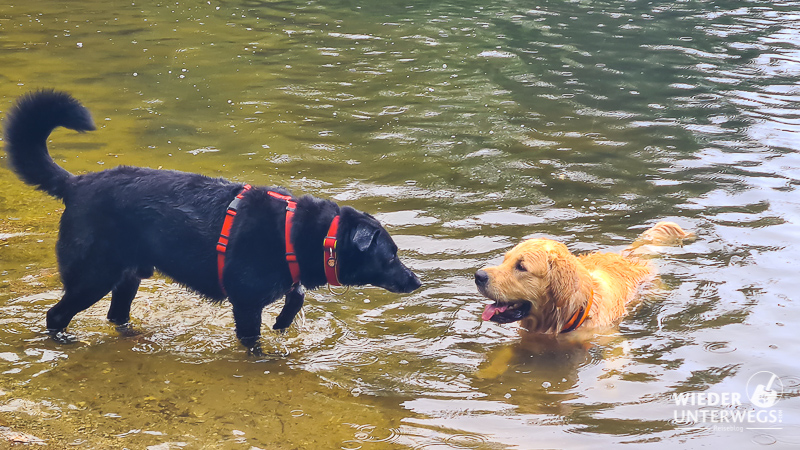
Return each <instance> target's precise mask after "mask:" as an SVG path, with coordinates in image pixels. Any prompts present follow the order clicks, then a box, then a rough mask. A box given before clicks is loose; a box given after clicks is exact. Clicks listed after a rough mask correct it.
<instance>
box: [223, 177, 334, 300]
mask: <svg viewBox="0 0 800 450" xmlns="http://www.w3.org/2000/svg"><path fill="white" fill-rule="evenodd" d="M250 189H252V186H250V185H249V184H246V185H245V186H244V188H242V191H241V192H239V195H237V196H236V198H234V199H233V201H231V203H230V205H228V210H227V211H226V212H225V221H224V222H223V223H222V231H221V232H220V234H219V240H218V241H217V277H218V279H219V287H220V288H222V292H223V293H224V294H226V295H227V292H225V286H224V285H223V283H222V272H223V269H224V268H225V251H226V250H227V248H228V239H229V238H230V233H231V228H232V227H233V219H234V218H235V217H236V209H237V208H238V206H239V202H241V200H242V198H243V197H244V194H245V193H246V192H247V191H249V190H250ZM267 194H268V195H269V196H270V197H272V198H275V199H278V200H281V201H284V202H286V221H285V226H284V230H285V231H284V242H285V243H286V244H285V245H286V264H288V265H289V272H290V273H291V274H292V286H293V287H294V286H296V285H298V284H300V264H298V262H297V254H296V253H295V251H294V244H292V239H291V237H292V219H293V218H294V212H295V210H296V209H297V202H295V201H294V200H292V197H291V196H288V195H284V194H279V193H277V192H273V191H267ZM338 230H339V216H336V217H334V218H333V221H331V226H330V228H328V233H327V235H326V236H325V240H324V241H323V248H324V249H325V255H324V261H325V278H327V280H328V284H331V285H333V286H341V285H340V284H339V264H338V259H337V253H336V233H337V232H338Z"/></svg>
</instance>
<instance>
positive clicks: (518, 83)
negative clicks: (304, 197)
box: [0, 0, 800, 450]
mask: <svg viewBox="0 0 800 450" xmlns="http://www.w3.org/2000/svg"><path fill="white" fill-rule="evenodd" d="M798 10H800V3H797V2H792V1H786V2H771V3H767V4H765V3H763V2H762V3H755V2H746V1H729V2H710V3H709V2H683V1H673V2H655V3H644V2H605V3H597V2H585V1H574V2H555V1H545V2H539V3H538V4H532V3H525V2H509V1H501V2H493V3H491V4H485V3H479V2H415V1H405V2H399V3H398V2H394V3H393V4H390V5H387V4H380V3H376V2H324V3H321V2H314V1H309V2H292V1H284V2H265V1H249V2H217V1H211V2H175V1H171V2H164V3H160V4H146V3H142V2H138V1H133V2H130V3H127V4H125V5H123V6H120V5H117V4H113V2H96V1H92V0H86V1H83V2H80V4H73V3H71V2H69V3H67V2H42V1H34V2H27V3H26V4H25V5H22V6H19V5H17V6H9V5H0V52H1V53H0V55H2V56H0V61H2V64H1V65H0V67H2V69H0V112H1V113H2V114H3V115H4V112H5V110H7V109H8V107H9V106H10V105H11V103H12V101H13V100H14V99H15V98H16V97H17V96H19V95H21V94H22V93H25V92H27V91H29V90H32V89H35V88H40V87H56V88H60V89H64V90H68V91H70V92H71V93H73V94H74V95H75V96H76V97H78V98H79V99H81V100H82V101H83V103H84V104H85V105H87V106H88V107H89V108H90V109H91V110H92V112H93V114H94V117H95V121H96V122H97V125H98V130H97V131H96V132H93V133H89V134H76V133H72V132H68V131H64V130H59V131H57V132H56V133H54V135H53V142H52V143H51V147H50V148H51V152H52V154H53V156H54V158H55V159H56V160H57V161H59V163H60V164H62V165H63V166H64V167H65V168H67V169H68V170H70V171H72V172H74V173H82V172H86V171H96V170H102V169H104V168H109V167H113V166H116V165H119V164H128V165H143V166H149V167H163V168H169V169H178V170H186V171H195V172H201V173H204V174H207V175H212V176H224V177H226V178H230V179H234V180H238V181H246V182H249V183H253V184H268V185H282V186H287V187H288V188H290V189H292V190H293V191H294V192H295V193H297V194H303V193H311V194H314V195H317V196H321V197H326V198H332V199H334V200H336V201H338V202H340V203H344V204H348V205H352V206H354V207H356V208H359V209H361V210H364V211H367V212H370V213H373V214H374V215H376V216H377V217H378V218H379V219H381V220H382V221H383V222H384V223H385V224H386V226H387V228H388V229H389V230H390V232H391V233H392V234H393V236H395V240H396V242H397V243H398V245H399V246H400V248H401V254H402V257H403V258H405V259H406V260H407V262H408V264H409V265H410V266H411V267H412V268H413V269H414V270H415V271H416V272H417V273H418V274H419V275H420V277H421V278H422V279H423V281H424V285H423V287H422V289H420V290H419V291H417V292H415V293H413V294H411V295H402V296H401V295H394V294H389V293H386V292H383V291H380V290H378V289H374V288H363V289H355V290H352V291H351V292H349V293H348V294H346V295H344V296H334V295H332V294H330V293H329V292H327V291H325V290H320V291H317V292H313V293H310V295H309V296H308V300H307V306H306V308H305V320H304V321H302V322H300V323H298V324H297V325H296V326H295V327H293V328H292V329H291V330H290V331H289V332H288V333H287V334H286V335H283V336H280V335H275V334H272V333H271V332H270V331H268V329H267V327H266V326H265V330H264V335H265V341H266V343H265V348H266V349H268V352H269V354H268V355H267V356H266V357H265V358H263V359H257V358H252V357H248V356H247V355H246V354H245V352H244V351H243V349H242V348H240V347H239V346H238V344H237V342H236V341H235V338H234V332H233V322H232V318H231V314H230V310H229V308H228V307H226V306H225V305H211V304H208V303H207V302H205V301H203V300H202V299H199V298H196V297H194V296H192V295H190V294H187V293H186V292H185V291H183V290H182V289H181V288H179V287H176V286H173V285H171V284H170V283H169V282H168V281H164V280H154V281H152V282H149V283H147V284H146V285H144V286H143V287H142V288H141V293H140V295H139V297H137V300H136V301H135V302H134V310H133V316H134V327H135V329H136V330H137V333H132V334H128V335H120V334H119V333H118V332H117V331H116V330H115V329H114V327H112V326H111V325H109V324H108V323H107V322H106V321H105V309H106V308H107V304H108V303H107V300H106V301H103V302H100V303H99V304H98V305H96V306H95V307H93V308H92V309H91V310H89V311H87V312H86V313H83V314H80V315H79V316H78V317H76V319H75V320H74V321H73V323H72V324H71V327H70V329H71V330H72V332H73V333H75V335H76V336H77V337H78V338H79V339H80V342H78V343H75V344H73V345H59V344H56V343H54V342H51V341H50V340H48V339H47V338H46V337H45V336H44V335H43V331H44V314H45V312H46V310H47V309H48V308H49V307H50V306H51V305H52V304H53V303H54V302H55V301H56V300H57V299H58V298H59V288H60V283H59V281H58V276H57V275H58V273H57V267H56V262H55V257H54V254H53V247H54V243H55V239H56V230H57V226H58V217H59V215H60V212H61V211H62V205H61V204H60V203H59V202H57V201H55V200H52V199H50V198H48V197H46V196H45V195H44V194H41V193H38V192H36V191H34V190H33V189H31V188H29V187H27V186H25V185H23V184H22V183H21V182H19V181H18V180H17V179H16V177H15V176H14V175H13V174H12V173H11V172H10V171H8V170H7V169H6V168H4V169H2V170H0V218H2V222H0V373H2V375H0V442H2V441H4V440H7V438H6V437H5V436H7V435H8V433H9V432H10V431H16V432H22V433H27V434H29V435H33V436H36V437H38V438H41V439H45V440H46V441H47V442H48V443H49V444H50V445H51V446H52V447H53V448H61V447H68V448H98V449H99V448H123V447H127V448H147V447H150V448H152V449H156V450H161V449H168V448H232V449H235V448H244V449H250V448H253V447H256V448H263V449H281V448H287V449H288V448H343V449H356V448H361V449H371V448H374V449H385V448H409V447H410V448H418V449H423V448H437V449H439V448H442V449H444V448H453V449H456V448H564V447H569V448H594V447H596V446H599V445H603V444H607V443H610V442H613V443H634V444H637V447H638V446H643V445H644V444H649V445H648V446H649V447H656V448H674V447H676V446H678V447H680V448H697V447H701V446H706V447H708V446H713V447H715V448H716V447H717V446H722V445H726V446H729V447H731V448H750V447H759V446H762V445H772V444H774V445H772V448H782V447H786V446H789V445H791V444H795V445H796V444H798V443H800V400H798V399H797V398H796V397H797V392H798V391H799V390H800V374H799V373H798V372H800V364H798V363H797V362H796V358H794V355H795V353H796V350H795V349H794V347H795V346H796V343H797V337H796V336H797V333H795V332H793V331H791V330H792V329H793V328H794V327H793V319H794V318H796V317H800V314H799V313H800V307H798V305H797V302H796V299H797V292H798V288H800V283H798V281H797V277H796V272H797V267H796V266H795V264H797V257H796V255H797V252H798V251H800V206H799V204H800V202H798V200H797V198H798V194H797V185H798V182H799V181H800V157H799V156H798V150H800V138H798V134H797V133H798V131H800V108H798V107H797V106H796V105H797V103H798V100H800V87H798V84H797V79H798V76H800V25H798V24H800V15H798V13H797V11H798ZM4 158H5V157H4V155H3V157H2V158H0V159H3V160H4ZM663 219H668V220H674V221H676V222H678V223H680V224H681V225H682V226H684V227H685V228H687V229H690V230H693V231H695V232H696V233H697V234H698V236H699V239H698V240H697V241H696V242H695V243H692V244H690V245H686V246H684V247H669V248H661V249H657V251H656V255H654V256H653V259H652V261H653V262H654V264H656V265H657V266H658V267H659V271H660V273H661V277H660V280H659V282H657V283H653V284H652V285H650V286H648V287H646V288H645V289H644V290H643V292H642V296H641V297H642V298H641V301H639V302H637V304H636V305H634V306H633V307H632V308H631V312H630V314H629V315H628V316H627V317H626V318H625V319H624V320H623V321H622V322H621V323H620V324H619V326H618V327H616V328H614V329H610V330H607V331H606V332H604V333H602V335H601V336H594V337H591V338H590V339H589V341H590V345H572V344H569V343H565V342H557V343H556V342H551V343H544V344H543V345H541V344H540V345H534V344H531V343H528V342H522V341H520V339H519V338H518V336H517V334H516V331H515V330H514V329H513V328H512V327H510V326H500V325H496V324H491V323H488V324H486V323H481V320H480V313H481V311H482V309H483V304H482V299H481V297H480V296H479V295H478V294H477V291H476V289H475V287H474V284H473V282H472V277H473V273H474V271H475V270H476V269H478V268H480V267H482V266H484V265H486V264H489V263H496V262H497V261H499V259H500V258H501V257H502V254H503V253H504V252H505V251H506V250H508V249H509V248H510V247H511V246H513V245H514V244H515V243H516V242H518V241H519V240H520V239H522V238H525V237H530V236H545V237H550V238H554V239H557V240H559V241H561V242H564V243H566V244H567V245H568V246H569V247H570V249H571V250H573V251H575V252H585V251H593V250H606V249H610V250H620V249H622V248H623V247H624V246H625V245H626V244H628V243H629V242H630V241H632V240H633V239H634V238H635V237H636V235H637V234H638V233H640V232H641V231H643V230H644V229H646V227H647V226H648V225H651V224H653V223H655V222H656V221H658V220H663ZM279 307H280V305H276V306H273V307H270V308H268V309H267V310H266V311H265V323H266V324H268V325H269V324H270V323H271V322H272V321H274V318H275V317H276V315H277V313H278V311H279ZM762 371H767V372H771V373H774V374H776V375H777V376H778V377H780V381H781V382H782V387H783V389H782V395H781V396H780V398H779V399H778V401H777V403H776V404H774V405H773V406H772V407H770V408H766V409H763V408H758V407H757V406H754V405H753V404H752V403H751V401H750V400H749V394H748V389H749V388H751V387H752V384H753V383H751V386H750V387H748V382H749V381H751V378H753V380H756V381H758V380H760V379H759V378H758V373H759V372H762ZM756 384H758V383H756ZM676 393H714V394H720V395H721V394H725V393H728V394H739V395H741V397H742V399H743V401H742V404H740V405H737V404H732V403H733V402H728V403H727V404H723V405H711V406H703V405H692V406H678V405H676V404H675V401H674V400H673V399H672V395H673V394H676ZM698 411H706V412H710V411H715V412H716V413H718V415H717V417H719V414H721V413H720V411H723V412H726V413H730V412H736V411H745V412H752V413H753V414H754V415H755V414H757V413H759V412H762V411H767V412H772V413H774V414H775V415H776V417H777V416H778V415H779V419H780V420H773V421H770V420H768V421H758V420H749V421H744V422H741V423H736V424H730V423H713V421H704V420H699V419H697V418H695V419H693V418H692V417H691V416H689V418H688V419H687V415H686V414H687V413H690V414H694V415H695V416H697V415H698ZM761 417H765V416H761ZM715 425H716V426H723V427H727V426H730V425H735V429H734V430H728V429H719V428H716V429H715V428H714V426H715ZM2 445H4V444H0V446H2Z"/></svg>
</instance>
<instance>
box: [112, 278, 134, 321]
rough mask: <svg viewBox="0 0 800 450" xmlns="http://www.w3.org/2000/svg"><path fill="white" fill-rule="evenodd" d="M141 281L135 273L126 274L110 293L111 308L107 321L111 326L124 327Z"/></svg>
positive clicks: (128, 319)
mask: <svg viewBox="0 0 800 450" xmlns="http://www.w3.org/2000/svg"><path fill="white" fill-rule="evenodd" d="M140 281H141V279H140V278H139V277H138V276H136V274H135V273H126V274H125V275H124V276H123V277H122V280H120V282H119V283H118V284H117V285H116V286H115V287H114V289H113V290H112V291H111V306H110V307H109V308H108V316H107V317H108V320H109V321H111V322H112V323H113V324H115V325H118V326H122V325H126V324H127V323H128V322H129V321H130V318H131V303H132V302H133V298H134V297H135V296H136V293H137V292H138V290H139V282H140Z"/></svg>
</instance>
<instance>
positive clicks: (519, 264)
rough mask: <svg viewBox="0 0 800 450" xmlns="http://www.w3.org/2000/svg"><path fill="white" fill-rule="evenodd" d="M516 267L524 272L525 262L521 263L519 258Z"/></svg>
mask: <svg viewBox="0 0 800 450" xmlns="http://www.w3.org/2000/svg"><path fill="white" fill-rule="evenodd" d="M516 269H517V270H519V271H520V272H526V269H525V264H523V263H522V261H521V260H520V261H517V266H516Z"/></svg>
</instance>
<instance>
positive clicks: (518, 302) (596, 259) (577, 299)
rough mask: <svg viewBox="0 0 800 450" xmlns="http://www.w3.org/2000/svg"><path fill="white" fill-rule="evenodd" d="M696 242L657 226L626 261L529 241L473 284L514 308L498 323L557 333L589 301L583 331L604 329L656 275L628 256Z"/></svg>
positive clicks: (498, 316)
mask: <svg viewBox="0 0 800 450" xmlns="http://www.w3.org/2000/svg"><path fill="white" fill-rule="evenodd" d="M693 238H694V235H693V234H691V233H687V232H685V231H683V230H682V229H681V228H680V226H678V225H677V224H674V223H672V222H659V223H658V224H656V225H655V226H654V227H653V228H651V229H649V230H648V231H646V232H645V233H643V234H642V235H641V236H640V238H639V239H638V240H637V241H635V242H634V244H632V245H631V247H629V248H628V249H626V251H624V252H623V254H624V255H626V256H623V255H619V254H616V253H590V254H587V255H581V256H575V255H573V254H572V253H571V252H570V251H569V249H567V247H566V246H565V245H564V244H562V243H559V242H556V241H553V240H550V239H530V240H527V241H525V242H522V243H520V244H519V245H517V246H516V247H514V248H513V249H511V250H510V251H509V252H508V253H506V255H505V257H504V260H503V263H502V264H500V265H499V266H495V267H487V268H484V269H481V270H479V271H478V272H477V273H476V275H475V279H476V284H477V286H478V289H479V291H480V292H481V293H482V294H483V295H484V296H486V297H487V298H489V299H491V300H494V301H495V302H496V305H513V307H511V308H509V310H508V311H504V312H501V313H500V312H498V313H496V314H495V315H494V316H492V318H491V320H493V321H495V322H499V323H506V322H512V321H517V320H520V321H521V325H522V327H523V328H525V329H527V330H529V331H533V332H540V333H553V334H555V333H558V332H560V331H561V330H562V329H563V328H564V326H565V324H566V323H567V322H568V321H569V320H570V318H571V317H572V316H573V315H574V314H575V313H576V312H578V311H579V310H580V309H581V308H583V307H585V306H586V305H587V304H588V302H589V298H590V297H591V298H592V305H591V309H590V311H589V315H588V317H587V319H586V321H585V322H584V324H583V325H581V327H582V328H592V327H605V326H608V325H611V324H612V323H613V322H614V321H616V320H617V319H619V318H620V317H622V316H624V315H625V312H626V311H625V306H626V304H627V303H628V302H629V301H630V300H631V299H632V298H633V297H634V294H635V293H636V291H637V289H638V288H639V286H640V285H641V284H642V282H644V281H645V280H647V279H648V278H650V277H651V276H652V275H653V269H652V268H651V267H650V265H649V264H648V263H647V262H646V261H641V260H639V259H637V258H635V257H632V256H630V255H631V254H632V252H633V250H635V248H636V247H638V246H641V245H644V244H654V245H664V244H672V243H676V242H678V241H681V242H682V241H686V240H691V239H693ZM526 302H527V303H526ZM527 308H530V311H526V309H527ZM518 316H520V317H518Z"/></svg>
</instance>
